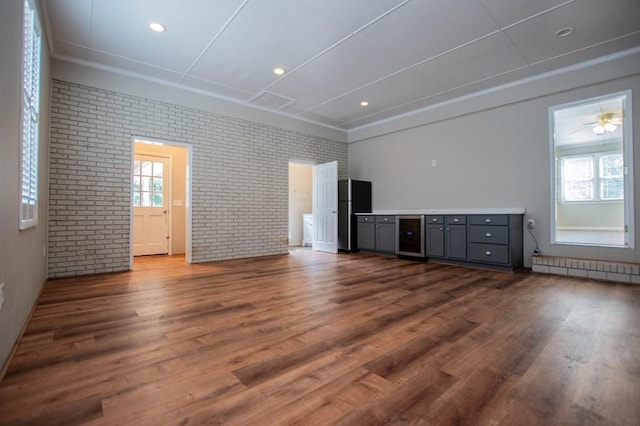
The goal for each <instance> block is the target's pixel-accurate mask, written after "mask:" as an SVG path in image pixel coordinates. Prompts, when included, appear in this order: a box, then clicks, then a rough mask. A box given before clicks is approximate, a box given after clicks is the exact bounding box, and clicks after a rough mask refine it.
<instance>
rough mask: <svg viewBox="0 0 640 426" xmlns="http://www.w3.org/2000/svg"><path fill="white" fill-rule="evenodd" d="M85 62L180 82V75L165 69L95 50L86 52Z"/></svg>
mask: <svg viewBox="0 0 640 426" xmlns="http://www.w3.org/2000/svg"><path fill="white" fill-rule="evenodd" d="M87 60H89V61H91V62H94V63H96V64H103V65H106V66H109V67H114V68H116V69H120V70H124V71H129V72H132V73H137V74H141V75H145V76H148V77H151V78H157V79H160V80H166V81H169V82H171V83H177V82H178V81H179V80H180V77H181V74H180V73H177V72H175V71H172V70H168V69H166V68H161V67H154V66H153V65H149V64H147V63H144V62H137V61H133V60H131V59H128V58H122V57H118V56H114V55H109V54H108V53H104V52H98V51H95V50H88V51H87Z"/></svg>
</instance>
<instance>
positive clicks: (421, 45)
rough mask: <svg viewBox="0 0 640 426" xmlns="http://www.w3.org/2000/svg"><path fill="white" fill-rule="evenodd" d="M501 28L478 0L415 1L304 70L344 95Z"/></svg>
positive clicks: (356, 35)
mask: <svg viewBox="0 0 640 426" xmlns="http://www.w3.org/2000/svg"><path fill="white" fill-rule="evenodd" d="M496 30H497V26H496V25H495V23H494V22H493V21H492V19H491V18H490V16H489V15H488V14H487V13H486V12H484V10H483V9H482V8H481V7H480V6H479V5H478V3H477V2H476V1H475V0H454V1H449V2H447V7H446V8H443V7H442V5H441V4H440V3H438V2H425V1H418V2H411V3H407V4H406V5H404V6H402V7H400V8H398V9H397V10H396V11H395V12H394V13H392V14H389V15H387V16H385V17H383V18H381V19H380V20H378V21H377V22H375V23H374V24H372V25H371V26H369V27H367V28H366V29H365V30H363V31H361V32H359V33H357V34H355V35H354V36H353V37H351V38H350V39H349V40H347V41H345V42H344V43H342V44H340V45H339V46H337V47H335V48H333V49H332V50H330V51H329V52H327V53H325V54H324V55H322V56H321V57H319V58H317V59H316V60H314V61H313V62H312V63H311V64H309V65H306V66H305V67H304V68H303V72H304V73H306V74H307V75H314V76H316V77H317V78H318V79H320V80H325V81H328V82H330V83H332V84H334V85H336V86H338V87H341V88H343V89H345V90H353V89H355V88H358V87H361V86H363V85H364V84H367V83H368V82H371V81H373V80H377V79H379V78H382V77H384V76H386V75H388V74H391V73H394V72H396V71H399V70H402V69H404V68H406V67H408V66H410V65H413V64H416V63H418V62H421V61H424V60H426V59H428V58H430V57H432V56H435V55H437V54H440V53H442V52H445V51H447V50H449V49H452V48H454V47H455V46H457V45H459V44H460V43H464V42H465V41H468V40H470V39H471V40H472V39H475V38H477V37H481V36H483V35H485V34H488V33H491V32H494V31H496Z"/></svg>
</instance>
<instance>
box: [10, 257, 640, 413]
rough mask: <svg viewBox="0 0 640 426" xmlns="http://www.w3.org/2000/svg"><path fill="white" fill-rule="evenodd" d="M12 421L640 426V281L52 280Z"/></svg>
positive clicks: (162, 272)
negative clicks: (631, 283) (637, 284)
mask: <svg viewBox="0 0 640 426" xmlns="http://www.w3.org/2000/svg"><path fill="white" fill-rule="evenodd" d="M0 423H1V424H13V423H32V424H64V425H71V424H79V423H89V424H115V425H125V424H135V425H138V424H153V425H158V424H238V425H267V424H299V423H303V424H319V425H325V424H353V425H364V424H366V425H370V424H383V423H384V424H403V423H410V424H434V425H441V424H442V425H448V424H504V425H535V424H540V425H542V424H544V425H547V424H568V425H575V424H598V425H600V424H612V425H638V424H639V423H640V286H636V287H633V286H624V285H616V284H609V283H601V282H594V281H586V280H577V279H567V278H558V277H551V276H544V275H536V274H528V273H519V274H511V273H503V272H494V271H484V270H478V269H467V268H463V267H458V266H445V265H438V264H433V263H421V262H416V261H410V260H399V259H393V258H386V257H376V256H371V255H366V254H352V255H347V254H340V255H331V254H323V253H315V252H310V251H296V252H294V253H292V254H291V255H288V256H286V255H285V256H274V257H265V258H259V259H249V260H235V261H227V262H219V263H210V264H199V265H187V264H184V263H183V262H182V259H180V258H166V257H165V258H160V259H157V258H155V259H154V258H145V259H141V260H136V264H135V270H134V271H133V272H130V273H120V274H110V275H100V276H92V277H84V278H73V279H60V280H55V281H50V282H47V283H46V285H45V288H44V291H43V294H42V297H41V298H40V300H39V302H38V305H37V308H36V310H35V313H34V315H33V318H32V320H31V322H30V323H29V325H28V328H27V330H26V333H25V335H24V337H23V338H22V340H21V342H20V345H19V347H18V349H17V352H16V355H15V357H14V358H13V361H12V362H11V364H10V366H9V369H8V372H7V374H6V376H5V378H4V380H3V381H2V383H0Z"/></svg>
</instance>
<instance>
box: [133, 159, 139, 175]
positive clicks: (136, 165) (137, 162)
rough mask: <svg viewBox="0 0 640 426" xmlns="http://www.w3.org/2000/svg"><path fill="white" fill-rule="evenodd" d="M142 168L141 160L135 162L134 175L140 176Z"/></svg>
mask: <svg viewBox="0 0 640 426" xmlns="http://www.w3.org/2000/svg"><path fill="white" fill-rule="evenodd" d="M140 168H141V165H140V160H135V161H134V162H133V174H134V175H139V174H140Z"/></svg>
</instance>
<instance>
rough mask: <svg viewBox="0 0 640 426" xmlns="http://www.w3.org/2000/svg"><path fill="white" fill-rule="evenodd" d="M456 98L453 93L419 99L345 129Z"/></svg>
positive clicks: (355, 121) (372, 115)
mask: <svg viewBox="0 0 640 426" xmlns="http://www.w3.org/2000/svg"><path fill="white" fill-rule="evenodd" d="M455 97H456V94H455V93H454V92H452V91H450V92H447V93H442V94H438V95H433V96H428V97H426V98H424V99H419V100H416V101H414V102H411V103H409V104H406V105H398V106H394V107H392V108H391V109H388V110H385V111H381V112H378V113H372V114H369V115H367V116H364V117H362V118H359V119H356V120H352V121H350V122H347V123H344V124H343V127H345V128H348V129H353V128H356V127H359V126H364V125H367V124H371V123H375V122H377V121H380V120H384V119H385V118H388V117H393V116H398V115H402V114H408V113H411V112H414V111H416V110H420V109H423V108H428V107H430V106H433V105H437V104H440V103H442V102H446V101H449V100H451V99H454V98H455Z"/></svg>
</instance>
